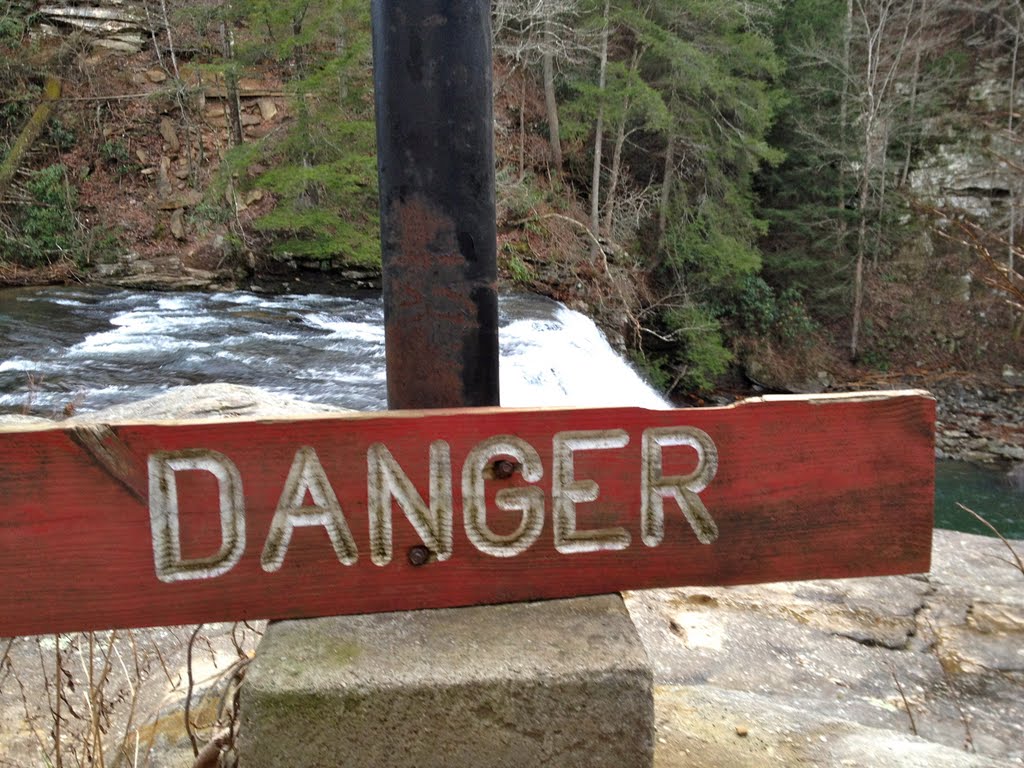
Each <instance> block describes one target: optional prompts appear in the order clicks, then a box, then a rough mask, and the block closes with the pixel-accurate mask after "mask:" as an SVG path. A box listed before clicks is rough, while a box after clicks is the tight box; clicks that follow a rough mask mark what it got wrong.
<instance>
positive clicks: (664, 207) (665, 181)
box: [658, 133, 676, 252]
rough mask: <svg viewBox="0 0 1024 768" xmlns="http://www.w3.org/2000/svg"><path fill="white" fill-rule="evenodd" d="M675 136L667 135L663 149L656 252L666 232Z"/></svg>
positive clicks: (673, 165) (673, 166) (659, 249)
mask: <svg viewBox="0 0 1024 768" xmlns="http://www.w3.org/2000/svg"><path fill="white" fill-rule="evenodd" d="M675 148H676V136H675V134H674V133H669V135H668V146H667V147H666V148H665V176H664V177H663V178H662V180H661V199H660V200H659V202H658V251H659V252H660V251H661V249H662V247H664V245H665V233H666V232H667V231H668V204H669V199H670V197H671V194H672V180H673V176H674V169H675Z"/></svg>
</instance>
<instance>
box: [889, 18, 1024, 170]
mask: <svg viewBox="0 0 1024 768" xmlns="http://www.w3.org/2000/svg"><path fill="white" fill-rule="evenodd" d="M927 15H928V0H922V2H921V11H920V22H919V24H918V27H917V45H916V46H915V48H914V68H913V70H912V72H911V81H910V121H911V125H912V126H913V125H916V124H917V120H916V113H917V94H918V89H919V88H920V84H921V50H922V48H924V22H925V18H926V17H927ZM1011 119H1012V118H1011ZM911 130H914V129H913V128H911ZM913 150H914V142H913V141H912V140H911V139H910V138H908V139H907V153H906V155H905V156H904V158H903V172H902V173H901V174H900V181H899V187H900V189H903V188H904V187H906V186H907V178H908V177H909V176H910V156H911V154H912V153H913Z"/></svg>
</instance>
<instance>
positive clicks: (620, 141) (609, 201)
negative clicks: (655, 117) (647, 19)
mask: <svg viewBox="0 0 1024 768" xmlns="http://www.w3.org/2000/svg"><path fill="white" fill-rule="evenodd" d="M639 61H640V52H639V51H634V52H633V60H632V62H631V63H630V72H636V68H637V65H638V63H639ZM629 108H630V99H629V96H628V95H627V96H626V97H625V98H624V99H623V100H622V118H621V119H620V120H619V125H618V127H617V128H616V130H615V149H613V150H612V169H611V173H610V174H609V176H608V194H607V195H605V201H604V231H605V232H611V231H612V219H613V216H614V214H615V192H616V190H617V189H618V186H619V174H620V172H621V170H622V147H623V145H624V144H625V143H626V121H627V120H628V119H629Z"/></svg>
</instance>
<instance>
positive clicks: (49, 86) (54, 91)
mask: <svg viewBox="0 0 1024 768" xmlns="http://www.w3.org/2000/svg"><path fill="white" fill-rule="evenodd" d="M58 99H60V80H58V79H57V78H56V77H53V76H52V75H50V76H48V77H47V78H46V83H45V85H44V86H43V100H42V101H41V102H40V103H39V106H37V107H36V109H35V111H34V112H33V113H32V117H30V118H29V120H28V122H27V123H25V127H24V128H22V129H21V133H19V134H18V138H17V139H15V141H14V144H13V145H12V146H11V151H10V152H8V153H7V157H5V158H4V160H3V162H2V163H0V198H2V197H3V196H4V194H5V193H6V192H7V188H8V187H9V186H10V184H11V182H12V181H13V180H14V175H15V174H16V173H17V172H18V167H19V166H20V165H21V160H22V158H23V157H24V156H25V153H26V152H28V151H29V150H30V149H31V148H32V145H33V144H34V143H35V141H36V139H38V138H39V135H40V134H41V133H42V132H43V129H44V128H46V122H47V121H48V120H49V119H50V115H52V114H53V109H54V107H55V106H57V101H58Z"/></svg>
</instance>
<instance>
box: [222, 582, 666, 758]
mask: <svg viewBox="0 0 1024 768" xmlns="http://www.w3.org/2000/svg"><path fill="white" fill-rule="evenodd" d="M242 695H243V698H242V702H241V724H240V737H239V749H240V755H239V757H240V764H241V765H245V766H246V768H272V767H273V768H278V767H283V766H289V767H291V766H304V767H305V768H327V767H328V766H345V767H346V768H361V767H362V766H372V767H373V768H398V767H399V766H403V767H404V766H409V768H413V767H415V768H432V767H434V766H436V767H437V768H441V767H442V766H443V767H444V768H462V767H463V766H465V768H488V767H490V766H493V767H494V768H499V767H504V766H508V768H513V767H514V768H530V767H531V766H545V767H546V768H562V767H565V768H568V767H570V766H578V767H579V768H605V767H607V768H650V766H651V765H652V762H653V735H654V700H653V691H652V673H651V667H650V664H649V662H648V659H647V654H646V652H645V651H644V648H643V646H642V645H641V643H640V639H639V637H638V635H637V632H636V629H635V628H634V627H633V623H632V621H631V620H630V618H629V615H628V613H627V612H626V609H625V607H624V605H623V602H622V599H621V598H620V597H619V596H618V595H602V596H598V597H588V598H578V599H573V600H553V601H548V602H542V603H517V604H512V605H501V606H486V607H473V608H457V609H446V610H433V611H414V612H408V613H388V614H375V615H364V616H343V617H332V618H325V619H310V620H305V621H282V622H276V623H274V624H272V625H271V626H270V627H268V629H267V633H266V635H265V636H264V638H263V640H262V642H261V644H260V647H259V650H258V652H257V654H256V659H255V660H254V662H253V663H252V665H251V667H250V668H249V671H248V673H247V675H246V680H245V685H244V687H243V691H242Z"/></svg>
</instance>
